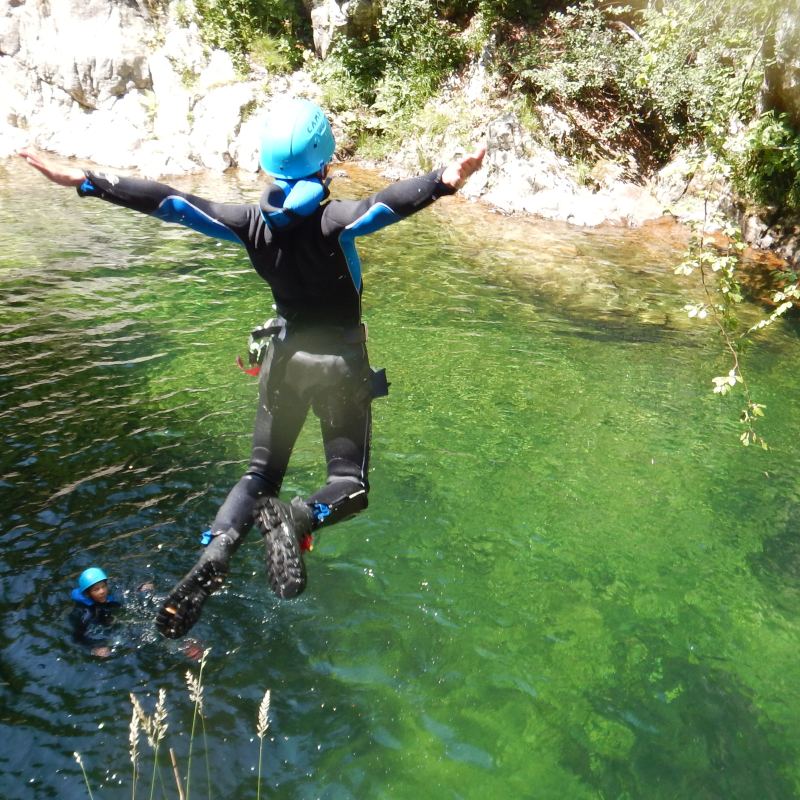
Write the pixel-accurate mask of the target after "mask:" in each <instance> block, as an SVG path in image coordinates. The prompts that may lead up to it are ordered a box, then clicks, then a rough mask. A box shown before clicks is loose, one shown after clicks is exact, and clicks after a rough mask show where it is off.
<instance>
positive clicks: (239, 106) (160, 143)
mask: <svg viewBox="0 0 800 800" xmlns="http://www.w3.org/2000/svg"><path fill="white" fill-rule="evenodd" d="M304 2H305V5H306V8H307V10H308V12H309V14H310V16H311V19H312V21H313V24H314V42H315V48H316V50H317V53H318V55H320V56H324V55H325V54H326V53H327V51H328V49H329V48H330V46H331V43H332V41H333V40H334V38H335V37H336V36H337V35H338V33H340V32H341V31H343V30H351V31H353V30H357V29H359V27H360V26H370V25H374V22H375V15H376V13H377V10H376V9H377V8H378V4H377V3H375V2H372V0H304ZM182 5H183V7H184V15H183V17H182V18H179V17H178V15H177V12H176V10H175V9H176V7H177V5H176V4H172V5H171V6H168V10H167V11H165V12H163V13H162V16H160V17H157V18H154V17H153V15H152V13H151V11H150V10H149V9H150V8H151V5H148V4H147V3H146V0H80V2H78V0H0V157H7V156H9V155H10V154H11V153H12V151H13V148H14V147H18V146H21V145H27V144H30V143H33V144H35V145H37V146H38V147H41V148H43V149H45V150H50V151H53V152H55V153H58V154H60V155H63V156H67V157H75V158H79V159H83V160H87V161H93V162H96V163H99V164H104V165H107V166H111V167H115V168H131V169H136V170H137V171H138V172H139V173H140V174H143V175H145V176H148V177H153V178H159V177H163V176H169V175H174V174H181V173H186V172H192V171H197V170H201V169H212V170H225V169H228V168H230V167H238V168H240V169H244V170H248V171H250V172H253V173H255V172H256V171H257V170H258V139H259V132H260V128H261V125H262V124H263V119H264V116H265V115H266V114H267V113H268V112H269V110H270V108H271V107H272V105H273V104H274V103H275V101H276V100H278V99H280V98H282V97H286V96H289V97H294V96H303V97H309V98H310V99H312V100H317V101H320V99H321V97H322V93H321V91H320V89H319V87H317V86H316V85H315V84H314V82H313V80H312V79H311V78H310V77H309V75H308V74H307V73H306V72H304V71H302V70H301V71H298V72H296V73H294V74H292V75H289V76H284V75H273V74H270V73H269V72H267V71H266V70H265V69H259V68H253V69H252V70H251V73H250V75H249V76H247V78H246V79H244V80H243V79H242V78H241V76H240V75H237V72H236V70H235V69H234V64H233V62H232V60H231V58H230V56H229V55H228V54H227V53H225V52H223V51H212V50H210V49H209V48H208V47H207V46H206V45H204V43H203V41H202V40H201V37H200V34H199V32H198V29H197V26H196V24H194V23H187V22H186V14H185V9H186V8H187V7H189V8H191V0H184V3H183V4H182ZM798 37H800V12H797V11H791V10H790V11H786V12H784V13H783V15H782V17H781V20H780V24H779V25H778V27H777V28H776V36H775V41H774V43H772V44H771V45H770V46H774V48H775V53H776V59H775V64H776V66H775V67H774V68H773V69H772V71H770V72H769V73H768V75H767V81H766V83H765V88H764V98H765V99H764V104H765V106H766V105H770V104H771V105H772V106H773V107H780V108H782V109H785V110H787V111H789V112H791V113H793V114H796V115H798V118H800V61H798V60H797V53H798V52H800V47H798V48H793V47H792V46H791V43H792V42H795V41H797V40H798ZM492 59H493V52H492V43H491V41H489V42H487V44H486V46H485V48H484V50H483V52H482V53H481V54H480V55H479V56H478V57H477V58H476V59H475V60H474V63H472V64H471V65H470V66H469V67H468V68H467V69H465V70H464V71H463V72H462V73H460V74H458V75H454V76H453V77H452V78H451V80H450V81H449V82H448V84H447V86H445V87H444V90H443V91H442V93H441V94H440V96H439V97H437V98H435V99H433V100H431V102H430V103H429V105H428V107H427V108H426V109H425V110H424V111H423V112H422V116H425V115H427V116H428V117H430V118H435V119H436V120H437V125H436V126H433V128H432V129H431V130H430V131H429V132H423V133H419V132H417V133H414V134H413V135H410V136H409V138H408V139H407V140H405V141H404V142H402V143H401V144H400V146H399V147H398V149H397V151H396V152H395V153H394V154H392V156H391V157H389V158H388V159H387V160H386V163H384V164H383V168H384V174H385V176H386V177H387V178H390V179H396V178H399V177H403V176H405V175H410V174H419V173H421V172H424V171H426V170H427V169H429V168H430V167H431V166H432V165H435V164H441V163H444V162H446V161H448V160H450V159H451V158H452V157H453V156H455V155H458V154H459V153H463V152H465V151H466V150H467V149H468V148H471V147H473V146H474V145H475V144H476V143H478V142H480V141H483V142H485V143H486V145H487V157H486V162H485V167H484V168H483V169H482V170H481V171H480V172H479V173H478V174H476V175H475V176H474V177H473V178H472V179H471V180H470V182H469V184H468V185H467V187H466V188H465V190H464V194H465V195H466V196H467V197H468V198H470V199H473V200H478V199H480V200H482V201H483V202H486V203H488V204H490V205H492V206H494V207H495V208H497V209H498V210H500V211H502V212H505V213H527V214H534V215H537V216H541V217H544V218H547V219H554V220H562V221H566V222H570V223H573V224H576V225H586V226H596V225H600V224H603V223H610V224H616V225H632V226H636V225H642V224H644V223H645V222H647V221H648V220H655V219H658V218H659V217H661V216H662V214H663V213H664V209H665V208H666V207H667V206H669V207H671V209H672V213H674V214H675V215H676V216H677V217H678V218H679V219H681V220H685V221H689V220H692V219H698V218H700V219H702V215H703V200H702V199H701V194H702V192H703V191H704V190H705V189H707V188H708V185H709V183H710V182H714V181H717V179H716V178H714V177H712V176H713V169H711V168H710V165H707V164H706V165H701V166H699V167H698V165H697V163H696V162H690V160H689V159H687V158H686V157H685V156H680V157H678V158H677V159H676V160H675V161H674V162H673V163H672V164H670V165H668V166H667V167H666V168H665V169H663V170H662V171H661V172H660V173H659V174H658V175H657V176H655V178H654V179H652V180H651V181H649V182H648V183H647V184H642V185H639V184H634V183H630V182H625V181H623V180H621V174H622V172H623V170H622V167H621V166H620V165H618V164H615V163H612V162H602V161H601V162H599V163H598V164H597V165H596V166H595V167H594V169H593V170H592V172H591V174H590V175H588V176H587V175H581V176H580V178H581V179H580V180H578V176H577V174H576V170H575V168H574V166H573V165H571V164H569V163H568V162H567V161H566V160H565V159H563V158H561V157H559V156H558V155H556V154H555V153H554V152H553V151H552V150H551V149H548V148H547V147H545V146H543V145H542V143H541V142H542V141H547V140H550V141H557V140H558V139H559V138H560V137H566V136H569V135H570V132H571V129H570V124H569V122H568V120H567V119H566V118H565V117H562V116H560V115H559V114H558V113H557V112H556V111H555V110H553V109H551V108H547V107H541V108H539V109H538V114H539V119H540V125H541V126H542V127H543V129H544V134H545V136H544V137H539V141H536V140H534V138H533V136H532V135H531V134H530V132H528V130H527V129H526V127H525V126H524V125H523V124H522V122H521V120H520V117H519V115H518V112H517V110H516V107H515V105H514V102H513V98H504V97H503V95H502V93H501V92H498V91H497V88H498V87H497V86H496V84H495V78H494V77H493V70H492ZM333 124H334V131H335V132H336V133H340V132H341V128H340V126H339V124H338V120H337V119H336V117H335V116H334V118H333ZM634 167H635V164H634ZM629 171H630V170H629ZM632 171H634V172H635V169H634V170H632ZM715 189H716V191H717V194H719V195H720V199H718V200H717V201H715V202H716V203H717V204H718V205H720V206H721V207H722V209H723V210H725V211H727V212H728V213H729V214H732V215H734V216H738V218H739V219H740V221H741V222H742V223H743V226H744V230H745V234H746V236H747V237H748V238H749V240H750V241H751V242H753V243H754V244H756V245H757V246H759V245H760V246H764V247H776V246H779V247H781V248H782V250H781V252H782V253H783V254H784V255H786V256H787V257H788V258H790V259H791V260H793V261H795V263H796V262H798V261H800V226H798V227H797V229H795V228H794V227H793V225H792V224H791V223H787V222H786V221H783V222H781V223H779V224H778V223H773V224H768V223H767V221H765V220H763V219H761V218H760V217H759V216H758V215H757V214H756V213H754V212H751V211H748V210H747V209H743V208H741V207H739V206H737V205H736V203H735V202H734V201H733V199H732V198H731V197H730V193H729V192H728V191H727V189H726V187H725V185H724V182H722V183H719V182H717V184H716V185H715Z"/></svg>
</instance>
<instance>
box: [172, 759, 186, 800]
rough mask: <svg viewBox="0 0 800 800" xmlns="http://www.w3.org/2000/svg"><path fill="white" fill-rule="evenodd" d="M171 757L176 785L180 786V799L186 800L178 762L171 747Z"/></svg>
mask: <svg viewBox="0 0 800 800" xmlns="http://www.w3.org/2000/svg"><path fill="white" fill-rule="evenodd" d="M169 757H170V758H171V759H172V771H173V772H174V773H175V783H176V784H177V786H178V798H179V800H184V794H183V786H181V775H180V773H179V772H178V760H177V759H176V758H175V751H174V750H173V749H172V748H171V747H170V749H169Z"/></svg>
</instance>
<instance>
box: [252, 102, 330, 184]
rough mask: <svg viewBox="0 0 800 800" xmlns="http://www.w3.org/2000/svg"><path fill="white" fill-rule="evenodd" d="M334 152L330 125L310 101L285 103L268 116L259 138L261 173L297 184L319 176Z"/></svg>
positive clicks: (318, 108)
mask: <svg viewBox="0 0 800 800" xmlns="http://www.w3.org/2000/svg"><path fill="white" fill-rule="evenodd" d="M335 149H336V142H335V141H334V138H333V131H331V126H330V123H329V122H328V119H327V117H326V116H325V114H324V113H323V111H322V109H321V108H320V107H319V106H317V105H314V103H312V102H311V101H310V100H287V101H286V102H284V103H281V105H280V106H278V107H277V108H275V110H274V111H273V112H272V113H271V114H270V115H269V118H268V119H267V123H266V125H264V131H263V132H262V134H261V169H263V170H264V172H266V173H267V175H272V176H273V177H275V178H284V179H288V180H297V179H299V178H307V177H309V176H310V175H314V174H315V173H317V172H319V171H320V170H321V169H322V167H324V166H325V164H327V163H328V162H329V161H330V160H331V156H332V155H333V151H334V150H335Z"/></svg>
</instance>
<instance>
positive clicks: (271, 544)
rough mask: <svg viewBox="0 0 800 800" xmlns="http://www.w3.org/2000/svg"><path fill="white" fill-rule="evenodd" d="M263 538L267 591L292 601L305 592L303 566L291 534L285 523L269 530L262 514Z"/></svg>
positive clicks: (298, 549)
mask: <svg viewBox="0 0 800 800" xmlns="http://www.w3.org/2000/svg"><path fill="white" fill-rule="evenodd" d="M259 528H261V530H262V532H263V534H264V546H265V552H264V569H265V570H266V573H267V579H268V580H269V585H270V588H271V589H272V591H273V592H275V594H276V595H278V597H280V598H281V599H283V600H291V598H293V597H297V596H298V595H299V594H302V593H303V591H304V590H305V588H306V565H305V562H304V561H303V554H302V552H301V551H300V542H298V541H297V536H295V534H294V531H293V530H292V529H291V528H290V527H289V525H287V523H286V522H283V521H282V522H281V523H280V525H277V526H276V527H272V526H270V525H269V520H268V519H267V517H266V514H265V512H263V511H262V512H261V514H259Z"/></svg>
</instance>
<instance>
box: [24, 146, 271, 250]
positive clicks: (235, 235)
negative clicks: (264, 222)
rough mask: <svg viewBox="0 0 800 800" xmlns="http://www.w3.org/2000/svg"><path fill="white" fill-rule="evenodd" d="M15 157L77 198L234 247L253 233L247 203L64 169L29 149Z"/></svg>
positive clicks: (254, 210) (254, 211) (250, 208)
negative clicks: (94, 200) (68, 188)
mask: <svg viewBox="0 0 800 800" xmlns="http://www.w3.org/2000/svg"><path fill="white" fill-rule="evenodd" d="M17 155H19V156H20V157H22V158H24V159H25V160H26V161H27V162H28V163H29V164H30V165H31V166H32V167H34V169H37V170H38V171H39V172H41V173H42V175H44V176H45V177H46V178H47V179H48V180H50V181H52V182H53V183H56V184H58V185H59V186H71V187H74V188H75V189H77V190H78V194H79V195H80V196H81V197H98V198H100V199H102V200H107V201H108V202H110V203H114V204H115V205H118V206H122V207H124V208H130V209H132V210H134V211H139V212H141V213H142V214H148V215H150V216H153V217H156V218H157V219H160V220H163V221H164V222H174V223H177V224H179V225H183V226H185V227H187V228H191V229H192V230H195V231H198V232H199V233H203V234H205V235H206V236H211V237H213V238H215V239H225V240H227V241H230V242H235V243H237V244H245V243H246V242H247V240H248V239H250V238H252V235H253V232H254V230H255V225H254V224H253V222H254V219H253V218H254V216H255V215H256V214H257V212H258V209H257V207H256V206H253V205H250V204H226V203H213V202H211V201H209V200H204V199H203V198H201V197H196V196H194V195H191V194H187V193H185V192H180V191H178V190H177V189H173V188H172V187H171V186H167V185H166V184H163V183H158V182H156V181H148V180H141V179H139V178H125V177H122V176H119V175H113V174H111V173H108V172H104V171H94V170H82V169H77V168H74V167H64V166H61V165H58V164H56V163H54V162H52V161H50V160H49V159H45V158H42V156H40V155H39V154H38V153H36V152H34V151H33V150H30V149H23V150H17Z"/></svg>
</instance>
